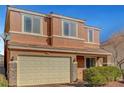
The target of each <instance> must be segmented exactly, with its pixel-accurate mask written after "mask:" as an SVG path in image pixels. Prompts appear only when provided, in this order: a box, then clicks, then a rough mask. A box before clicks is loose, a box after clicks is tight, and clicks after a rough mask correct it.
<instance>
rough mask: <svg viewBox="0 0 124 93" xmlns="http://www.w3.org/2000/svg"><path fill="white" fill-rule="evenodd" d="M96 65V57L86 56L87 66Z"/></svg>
mask: <svg viewBox="0 0 124 93" xmlns="http://www.w3.org/2000/svg"><path fill="white" fill-rule="evenodd" d="M95 65H96V64H95V58H86V68H90V67H94V66H95Z"/></svg>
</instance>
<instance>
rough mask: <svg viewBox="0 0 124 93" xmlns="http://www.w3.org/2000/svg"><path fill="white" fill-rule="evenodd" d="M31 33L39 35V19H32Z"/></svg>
mask: <svg viewBox="0 0 124 93" xmlns="http://www.w3.org/2000/svg"><path fill="white" fill-rule="evenodd" d="M33 32H34V33H40V18H38V17H34V18H33Z"/></svg>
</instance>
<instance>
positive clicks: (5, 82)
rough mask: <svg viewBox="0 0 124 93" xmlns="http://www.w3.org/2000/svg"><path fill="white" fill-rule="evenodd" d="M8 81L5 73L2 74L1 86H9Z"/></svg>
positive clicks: (0, 75)
mask: <svg viewBox="0 0 124 93" xmlns="http://www.w3.org/2000/svg"><path fill="white" fill-rule="evenodd" d="M7 86H8V82H7V80H6V78H5V76H4V75H2V74H0V87H7Z"/></svg>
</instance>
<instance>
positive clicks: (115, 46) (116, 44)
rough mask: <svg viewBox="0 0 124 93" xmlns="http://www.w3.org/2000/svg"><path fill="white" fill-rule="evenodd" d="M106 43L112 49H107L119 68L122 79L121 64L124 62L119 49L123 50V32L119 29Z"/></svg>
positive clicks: (123, 75) (123, 72) (123, 74)
mask: <svg viewBox="0 0 124 93" xmlns="http://www.w3.org/2000/svg"><path fill="white" fill-rule="evenodd" d="M107 45H110V46H111V48H112V49H111V50H112V51H110V49H109V50H108V51H110V52H112V56H113V61H114V64H115V65H117V66H118V67H119V68H120V70H121V72H122V77H123V80H124V71H123V69H122V65H123V64H124V55H121V54H120V51H123V47H124V32H123V31H121V32H117V33H114V34H113V35H112V37H111V38H110V39H109V40H108V41H107Z"/></svg>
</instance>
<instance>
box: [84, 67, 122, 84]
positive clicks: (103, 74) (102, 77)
mask: <svg viewBox="0 0 124 93" xmlns="http://www.w3.org/2000/svg"><path fill="white" fill-rule="evenodd" d="M84 76H85V77H84V81H87V82H88V83H89V84H91V85H94V86H97V85H103V84H106V83H107V82H110V81H115V80H118V79H119V78H120V77H121V71H120V70H119V69H118V68H117V67H114V66H103V67H92V68H89V69H86V70H85V71H84Z"/></svg>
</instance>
